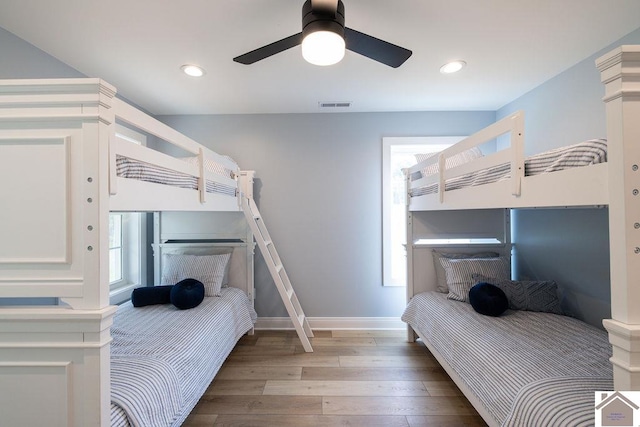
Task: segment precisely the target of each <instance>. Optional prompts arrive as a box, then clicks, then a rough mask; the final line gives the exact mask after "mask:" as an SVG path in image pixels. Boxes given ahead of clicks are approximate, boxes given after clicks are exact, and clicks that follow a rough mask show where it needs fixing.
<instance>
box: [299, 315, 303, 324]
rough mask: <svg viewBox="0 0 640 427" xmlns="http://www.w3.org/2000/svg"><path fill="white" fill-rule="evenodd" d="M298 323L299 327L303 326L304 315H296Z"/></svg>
mask: <svg viewBox="0 0 640 427" xmlns="http://www.w3.org/2000/svg"><path fill="white" fill-rule="evenodd" d="M298 322H300V324H301V325H304V313H303V314H300V315H298Z"/></svg>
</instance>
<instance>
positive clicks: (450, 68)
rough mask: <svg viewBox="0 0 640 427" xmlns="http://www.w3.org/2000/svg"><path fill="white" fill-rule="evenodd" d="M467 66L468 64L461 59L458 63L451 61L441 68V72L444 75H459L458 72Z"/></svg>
mask: <svg viewBox="0 0 640 427" xmlns="http://www.w3.org/2000/svg"><path fill="white" fill-rule="evenodd" d="M466 65H467V63H466V62H465V61H462V60H459V59H458V60H456V61H450V62H447V63H446V64H444V65H443V66H442V67H440V72H441V73H442V74H452V73H457V72H458V71H460V70H462V69H463V68H464V67H465V66H466Z"/></svg>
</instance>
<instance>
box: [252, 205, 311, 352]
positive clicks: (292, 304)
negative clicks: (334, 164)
mask: <svg viewBox="0 0 640 427" xmlns="http://www.w3.org/2000/svg"><path fill="white" fill-rule="evenodd" d="M242 210H243V211H244V215H245V217H246V218H247V222H248V223H249V226H250V227H251V231H252V233H253V237H254V238H255V239H256V243H258V247H260V252H262V256H263V257H264V260H265V262H266V263H267V267H268V268H269V272H270V273H271V277H273V281H274V282H275V284H276V287H277V288H278V292H279V293H280V297H281V298H282V302H284V305H285V307H286V308H287V313H289V317H290V318H291V321H292V322H293V326H294V327H295V329H296V332H297V333H298V337H299V338H300V341H301V342H302V346H303V347H304V350H305V351H306V352H312V351H313V348H312V347H311V342H310V341H309V338H311V337H313V332H312V331H311V327H310V326H309V321H308V320H307V317H306V316H305V314H304V312H303V311H302V306H301V305H300V301H299V300H298V297H297V296H296V293H295V291H294V290H293V286H292V285H291V281H290V280H289V276H288V275H287V272H286V270H285V269H284V266H283V265H282V261H281V260H280V256H279V255H278V251H276V247H275V246H274V244H273V240H271V237H270V236H269V232H268V231H267V228H266V226H265V224H264V221H263V220H262V216H261V215H260V212H259V211H258V206H256V202H255V201H254V200H253V199H252V198H248V197H244V196H243V197H242Z"/></svg>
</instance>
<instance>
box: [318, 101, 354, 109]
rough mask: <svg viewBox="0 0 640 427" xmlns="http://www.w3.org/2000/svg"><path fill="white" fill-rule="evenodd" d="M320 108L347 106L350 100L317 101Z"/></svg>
mask: <svg viewBox="0 0 640 427" xmlns="http://www.w3.org/2000/svg"><path fill="white" fill-rule="evenodd" d="M318 107H320V108H349V107H351V102H318Z"/></svg>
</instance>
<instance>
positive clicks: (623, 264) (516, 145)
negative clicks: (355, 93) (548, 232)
mask: <svg viewBox="0 0 640 427" xmlns="http://www.w3.org/2000/svg"><path fill="white" fill-rule="evenodd" d="M596 64H597V67H598V69H599V70H600V72H601V76H602V82H603V83H604V85H605V97H604V102H605V103H606V123H607V141H606V145H607V147H608V150H607V151H608V152H607V154H606V157H607V160H606V162H600V163H597V164H591V165H585V166H582V167H576V168H567V169H564V170H559V171H554V172H552V173H543V174H538V175H533V176H527V174H525V164H526V162H527V160H526V159H525V158H524V156H523V152H524V150H523V143H524V118H523V113H522V112H517V113H514V114H512V115H510V116H509V117H506V118H504V119H503V120H500V121H499V122H497V123H495V124H494V125H491V126H489V127H488V128H486V129H484V130H482V131H480V132H478V133H477V134H475V135H472V136H471V137H468V138H466V139H465V140H463V141H461V142H460V143H458V144H456V145H454V146H452V147H450V148H448V149H446V150H444V151H442V152H441V153H440V154H439V155H438V156H435V157H433V158H430V159H427V160H425V161H423V162H421V163H419V164H418V165H416V166H415V167H412V168H410V169H408V170H407V173H406V176H407V192H408V201H407V243H408V244H407V263H408V286H407V300H408V302H409V305H408V308H407V311H406V312H405V316H404V318H405V320H406V321H407V322H408V323H409V324H410V325H411V326H413V328H410V329H409V339H414V337H415V334H417V335H418V336H420V338H422V339H423V340H424V341H425V344H426V345H427V347H428V348H429V349H430V350H431V351H432V352H433V353H434V355H435V356H436V358H437V359H438V360H439V361H440V363H441V364H442V365H443V367H444V368H445V370H447V372H448V373H449V374H450V376H451V377H452V379H453V380H454V381H456V383H457V384H458V386H459V387H460V389H461V390H462V391H463V392H464V393H465V395H466V396H467V397H468V398H469V400H470V401H471V403H472V404H473V405H474V406H475V407H476V409H477V410H478V411H479V413H480V414H481V415H482V416H483V418H485V420H486V421H487V423H488V424H489V425H492V426H493V425H500V424H502V423H504V425H518V422H521V421H522V419H524V418H517V417H518V416H524V415H523V414H522V413H519V414H517V415H516V418H513V416H514V414H513V413H511V414H509V409H511V410H515V411H516V412H517V411H518V410H519V409H517V408H516V409H514V408H512V407H507V408H504V407H502V408H500V405H501V404H505V402H498V403H497V404H496V402H495V395H493V396H491V395H490V394H491V393H492V392H499V393H498V394H502V393H503V392H504V390H497V388H498V387H500V386H501V385H506V386H507V388H506V390H510V393H507V394H508V395H509V396H510V397H509V398H510V399H515V398H516V395H515V394H516V393H517V391H518V390H517V389H515V390H514V389H513V383H511V382H510V383H509V384H506V383H505V381H507V379H508V380H511V379H512V378H519V379H520V380H522V379H523V378H524V379H528V380H531V381H533V380H540V381H544V380H549V379H544V375H560V374H559V373H558V372H555V373H553V374H550V373H549V372H548V371H547V372H545V373H542V372H536V373H535V374H531V376H527V375H529V374H530V372H526V373H525V370H524V369H527V368H526V367H522V369H523V370H522V371H521V372H518V371H517V369H518V368H517V367H516V368H515V369H516V372H515V373H514V372H513V371H505V372H503V373H502V374H501V372H502V371H500V369H503V368H505V367H506V366H509V365H511V368H514V367H513V363H511V364H508V363H506V362H505V361H502V360H501V359H500V355H499V352H498V351H497V349H496V348H493V351H494V352H495V353H494V354H495V355H496V358H495V359H494V360H491V361H487V360H486V359H487V358H486V356H487V355H488V356H489V357H488V359H490V358H491V352H490V351H489V350H487V347H483V345H484V344H486V341H483V339H482V338H480V339H479V340H477V341H474V339H475V338H474V337H471V338H469V339H467V338H459V337H458V338H456V336H454V335H448V338H449V341H447V338H446V337H447V335H446V334H449V333H453V332H452V331H453V330H452V329H451V328H450V327H453V326H454V325H457V326H460V325H458V324H457V322H458V321H460V322H467V323H465V324H466V325H467V329H469V328H472V330H473V332H475V333H478V334H479V333H480V332H479V331H480V329H476V327H477V325H478V324H479V323H481V322H484V321H485V320H487V319H489V318H486V316H481V315H478V314H477V313H475V312H474V311H473V310H472V309H471V306H469V305H468V304H462V306H461V305H460V304H461V303H458V302H455V301H454V302H452V301H450V300H447V298H445V297H443V296H442V295H443V294H441V293H439V295H436V294H438V293H437V292H434V291H436V272H435V269H434V267H433V262H432V261H431V258H432V252H433V251H436V252H454V253H462V252H478V251H487V250H489V251H494V252H496V253H497V254H499V255H502V256H509V255H510V252H511V237H510V233H509V223H508V220H509V215H508V211H509V209H516V208H538V207H603V206H606V207H608V211H609V239H610V268H611V317H612V318H611V319H604V320H603V325H604V327H605V328H606V330H607V332H608V337H609V343H610V346H608V347H609V349H608V350H607V351H605V350H604V349H603V348H602V345H601V344H602V336H600V334H599V331H597V330H590V331H589V332H584V333H588V334H589V337H590V338H589V339H590V340H591V339H592V340H593V341H592V343H593V345H592V346H590V345H589V342H588V340H587V342H586V343H582V344H579V343H576V346H582V347H581V348H583V349H584V351H585V352H588V353H584V354H590V355H592V357H593V358H594V359H593V360H592V362H593V363H590V361H589V360H587V361H586V362H585V365H590V366H591V368H595V372H599V373H601V374H602V377H601V378H598V380H597V381H595V384H598V385H599V386H600V387H606V386H607V384H608V385H609V386H612V387H614V389H615V390H618V391H624V390H640V306H638V304H637V302H638V301H639V300H640V286H639V284H638V280H637V278H638V277H640V258H639V257H640V233H639V230H640V195H639V190H640V188H639V187H638V182H640V170H639V166H640V144H638V141H640V120H639V119H640V85H639V83H638V82H639V81H640V46H621V47H619V48H617V49H615V50H613V51H612V52H610V53H608V54H606V55H604V56H602V57H601V58H599V59H598V60H597V61H596ZM505 135H508V136H509V142H508V147H507V148H506V149H504V150H501V151H498V152H497V153H495V154H492V155H487V156H485V157H480V158H478V159H477V160H472V161H469V162H466V163H463V164H460V165H455V164H456V163H455V161H454V162H452V161H451V160H450V161H449V163H447V159H450V158H451V157H452V156H455V155H460V153H463V152H467V150H469V149H473V148H474V147H477V146H479V145H481V144H483V143H486V142H488V141H496V140H497V139H498V138H500V139H499V142H500V144H504V143H505V141H504V140H503V138H504V137H505ZM505 163H507V164H508V165H509V166H508V167H507V173H506V176H502V178H501V179H499V180H498V181H495V182H491V183H486V184H483V185H478V186H469V187H461V188H455V189H450V188H452V187H458V186H457V183H458V182H459V181H461V180H466V179H467V178H469V176H470V174H482V173H484V172H485V171H486V170H487V169H491V168H498V167H500V165H503V164H505ZM587 163H589V162H587ZM454 165H455V166H454ZM421 171H423V172H425V173H422V172H421ZM426 172H435V173H432V174H430V175H427V174H426ZM550 190H551V191H550ZM454 223H457V225H454ZM460 224H463V225H462V226H460ZM463 236H464V237H472V238H478V239H493V242H494V243H488V244H484V245H473V246H464V245H457V246H452V245H446V244H440V245H438V244H425V243H424V241H425V240H424V239H452V238H456V237H463ZM429 294H431V295H433V296H434V297H433V298H432V297H431V296H428V295H429ZM426 296H428V298H425V297H426ZM435 300H442V301H444V302H442V301H440V302H434V301H435ZM447 302H448V303H450V304H457V306H455V305H454V306H452V307H455V308H451V311H448V309H447V310H445V309H444V308H443V309H442V310H443V311H444V314H442V313H441V314H440V317H443V318H444V320H442V319H437V318H436V317H431V316H434V315H435V314H436V312H437V311H439V310H440V308H439V307H441V306H442V304H446V303H447ZM516 314H517V315H518V316H520V313H516ZM534 314H535V315H536V316H537V315H538V314H539V313H534ZM467 315H469V316H470V318H469V316H467ZM424 316H429V318H428V320H425V319H424ZM451 316H455V317H451ZM474 316H475V317H474ZM547 316H550V317H547V318H544V319H545V320H544V321H542V322H543V323H542V324H543V325H544V324H547V323H545V322H547V321H548V322H556V320H558V318H563V317H564V316H558V315H555V314H547ZM508 317H510V318H511V319H514V321H517V320H518V319H519V317H517V316H508ZM549 319H551V320H549ZM566 319H568V318H566ZM489 320H495V319H492V318H491V319H489ZM489 320H487V321H489ZM568 320H570V321H573V319H568ZM440 322H443V323H440ZM490 323H491V325H494V326H495V328H496V329H503V330H508V329H509V328H508V327H504V325H502V326H500V325H499V321H498V322H490ZM443 324H444V326H443ZM461 324H462V323H461ZM549 324H551V323H548V324H547V328H544V327H542V329H555V328H559V329H563V328H565V326H557V327H556V326H554V327H549V326H548V325H549ZM561 324H562V323H560V325H561ZM447 325H448V326H447ZM538 327H540V326H538ZM447 328H449V329H451V330H450V331H449V332H443V331H446V330H447ZM478 328H479V327H478ZM566 328H569V327H568V326H567V327H566ZM454 329H455V328H454ZM458 329H462V330H464V329H465V328H464V327H459V328H457V329H456V330H458ZM516 329H517V328H515V327H514V335H513V337H517V338H516V340H515V341H509V337H506V338H505V335H500V337H499V339H498V338H496V337H495V336H493V334H492V333H491V332H483V333H485V334H486V335H482V337H484V338H491V337H492V338H494V339H495V342H494V343H493V344H491V345H494V346H495V343H499V344H500V345H502V346H503V347H501V349H502V348H503V349H505V353H506V354H509V355H511V356H513V357H515V358H517V357H518V355H517V354H514V353H513V352H512V349H514V348H515V347H516V346H517V345H518V340H522V339H525V338H526V336H527V333H526V331H527V330H528V329H527V327H526V326H525V329H524V330H525V332H524V333H523V332H518V331H517V330H516ZM587 329H588V328H587ZM533 330H535V329H531V331H533ZM568 330H572V331H574V334H577V333H578V332H575V331H576V330H577V329H575V328H574V327H573V326H572V327H571V328H570V329H568ZM458 332H459V333H463V332H464V331H458ZM442 333H444V334H445V338H444V339H443V338H442V335H440V336H439V335H438V334H442ZM517 334H520V335H517ZM531 335H535V333H534V332H531ZM602 335H603V336H604V337H605V338H606V333H604V332H602ZM465 337H466V336H465ZM565 338H578V341H579V340H580V338H584V337H567V336H566V335H565V336H564V337H562V336H560V337H552V338H549V337H547V338H545V339H548V340H549V341H548V342H547V345H548V347H554V344H552V343H555V342H560V343H561V342H563V339H565ZM439 340H440V341H441V342H440V343H438V341H439ZM501 340H504V341H501ZM551 340H559V341H551ZM487 341H488V340H487ZM583 341H584V339H583ZM463 342H467V344H469V346H470V347H471V348H467V349H466V350H464V348H465V345H464V344H460V346H459V347H456V346H457V345H458V344H455V343H463ZM443 343H444V344H443ZM596 343H597V344H596ZM605 343H606V341H605ZM491 345H489V346H488V347H489V348H490V347H491ZM451 346H453V348H454V350H451V352H452V353H451V352H450V348H449V347H451ZM590 347H597V349H596V350H594V349H593V348H590ZM456 348H457V350H456ZM558 348H560V347H558ZM576 348H579V347H576ZM592 350H594V351H593V352H591V351H592ZM456 351H462V353H463V354H457V353H456ZM485 351H486V352H487V353H485V355H484V356H477V355H478V354H481V353H483V352H485ZM456 354H457V356H459V357H460V359H461V360H456ZM609 356H610V358H609ZM482 357H485V360H480V359H482ZM545 357H553V355H552V354H551V355H549V354H548V355H546V356H545ZM564 357H567V359H565V360H571V358H572V356H569V355H568V353H567V354H565V355H564ZM465 358H468V360H466V361H465V360H464V359H465ZM596 358H597V360H596ZM525 359H526V358H525ZM547 360H552V359H547ZM602 360H605V361H607V367H606V368H603V366H602V363H601V362H602ZM478 361H479V363H484V364H485V365H484V367H483V368H480V370H487V369H489V370H490V369H494V370H497V372H498V373H497V375H504V377H503V378H502V379H501V380H499V381H497V382H496V381H491V380H487V381H484V382H481V383H479V384H476V385H475V386H474V384H473V381H474V379H473V375H474V374H471V376H470V374H469V373H468V372H466V373H465V369H466V366H469V365H472V364H474V363H475V362H478ZM496 365H501V366H496ZM576 365H580V362H578V363H576ZM581 366H582V365H581ZM582 367H584V366H582ZM580 369H581V368H580V367H577V368H576V370H577V371H580ZM607 371H609V372H607ZM487 372H488V371H487ZM519 374H522V375H519ZM538 374H539V375H540V377H536V375H538ZM487 375H490V374H489V373H487ZM589 375H593V377H591V376H590V377H589V378H590V379H594V378H595V374H594V372H591V373H589ZM512 376H513V377H512ZM607 376H609V377H612V380H613V381H611V378H609V380H607ZM500 381H502V383H501V382H500ZM516 382H517V381H516ZM532 385H533V384H532ZM582 386H584V387H582ZM572 387H573V388H574V389H575V390H578V389H580V388H583V389H584V390H591V388H589V387H593V384H591V385H590V386H586V385H584V384H581V383H579V382H578V380H576V381H574V382H573V383H571V384H569V387H568V390H571V389H572ZM525 388H526V387H525ZM479 390H480V391H479ZM537 392H538V393H539V390H538V391H537ZM555 392H557V393H558V395H557V396H560V397H559V398H558V399H562V398H566V395H565V394H563V393H566V392H567V387H566V385H565V389H564V390H559V389H556V390H555ZM534 393H536V392H535V391H534ZM547 396H551V394H547ZM589 396H590V397H589V398H590V400H588V401H586V403H585V402H582V403H583V405H582V409H583V410H586V411H588V413H589V415H590V416H591V417H593V405H592V404H593V393H591V394H590V395H589ZM583 399H584V396H583ZM524 400H528V399H524ZM508 403H509V404H511V403H512V402H508ZM520 403H522V402H520ZM585 405H586V406H585ZM496 407H498V409H496ZM530 409H531V408H530ZM534 410H535V409H534ZM563 410H567V408H564V409H563ZM496 414H499V416H497V415H496ZM506 415H509V417H506ZM587 418H588V417H587ZM514 420H515V421H514ZM583 421H584V420H583ZM586 422H588V421H586ZM591 422H593V420H592V419H591ZM578 424H579V423H577V422H576V425H578ZM552 425H553V424H552Z"/></svg>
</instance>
